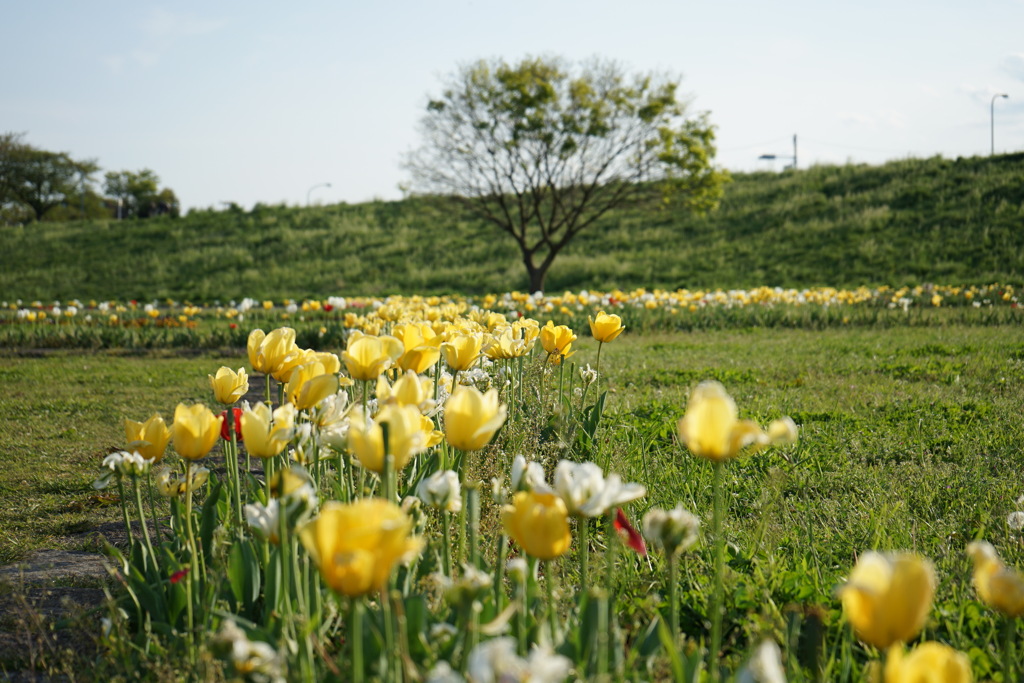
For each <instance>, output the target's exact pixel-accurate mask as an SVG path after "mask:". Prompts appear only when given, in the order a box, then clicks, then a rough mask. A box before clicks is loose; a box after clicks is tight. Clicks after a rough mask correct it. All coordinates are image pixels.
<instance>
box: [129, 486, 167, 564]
mask: <svg viewBox="0 0 1024 683" xmlns="http://www.w3.org/2000/svg"><path fill="white" fill-rule="evenodd" d="M132 486H133V488H134V489H135V507H137V508H138V510H139V524H141V525H142V531H143V533H144V536H143V538H145V539H146V550H148V551H149V561H150V563H151V565H152V567H153V569H154V570H155V572H156V573H157V574H158V575H159V573H160V566H159V564H158V563H157V559H156V551H155V550H153V539H152V538H150V536H149V525H148V524H146V515H145V512H144V509H143V507H142V490H141V489H140V488H139V478H138V477H135V476H133V477H132Z"/></svg>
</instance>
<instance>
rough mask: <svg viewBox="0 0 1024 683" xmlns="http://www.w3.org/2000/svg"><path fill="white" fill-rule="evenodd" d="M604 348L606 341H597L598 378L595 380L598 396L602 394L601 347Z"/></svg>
mask: <svg viewBox="0 0 1024 683" xmlns="http://www.w3.org/2000/svg"><path fill="white" fill-rule="evenodd" d="M602 348H604V342H597V368H595V372H596V373H597V379H595V380H594V393H596V394H597V395H598V396H600V395H601V349H602Z"/></svg>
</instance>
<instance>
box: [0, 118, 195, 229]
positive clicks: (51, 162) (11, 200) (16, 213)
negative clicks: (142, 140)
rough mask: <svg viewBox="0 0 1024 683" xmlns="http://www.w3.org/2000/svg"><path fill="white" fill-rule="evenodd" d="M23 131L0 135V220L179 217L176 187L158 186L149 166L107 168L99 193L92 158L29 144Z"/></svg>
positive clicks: (95, 165)
mask: <svg viewBox="0 0 1024 683" xmlns="http://www.w3.org/2000/svg"><path fill="white" fill-rule="evenodd" d="M24 138H25V134H24V133H2V134H0V222H2V223H6V224H8V225H10V224H17V223H30V222H32V221H66V220H77V219H84V218H121V219H124V218H149V217H150V216H159V215H170V216H174V217H177V216H178V215H179V213H180V205H179V203H178V198H177V197H176V196H175V194H174V191H173V190H171V189H170V188H166V187H165V188H163V189H160V178H159V177H158V176H157V175H156V173H154V172H153V171H151V170H149V169H142V170H141V171H138V172H133V171H117V172H115V171H110V172H108V173H106V174H105V175H104V178H103V187H102V193H101V191H100V190H98V189H97V187H96V183H97V180H96V178H95V176H96V174H97V173H98V172H99V170H100V167H99V164H97V163H96V160H95V159H84V160H77V159H72V158H71V155H69V154H68V153H67V152H51V151H49V150H45V149H40V148H38V147H36V146H34V145H31V144H29V143H27V142H25V140H24Z"/></svg>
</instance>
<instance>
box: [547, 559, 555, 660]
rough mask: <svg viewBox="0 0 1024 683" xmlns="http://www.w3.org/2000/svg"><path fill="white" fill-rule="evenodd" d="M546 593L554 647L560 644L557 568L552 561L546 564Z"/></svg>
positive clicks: (549, 624)
mask: <svg viewBox="0 0 1024 683" xmlns="http://www.w3.org/2000/svg"><path fill="white" fill-rule="evenodd" d="M544 592H545V595H546V597H547V602H548V627H549V628H550V629H551V643H552V645H554V644H556V643H557V642H558V613H557V612H558V610H557V609H555V568H554V566H553V565H552V560H547V561H546V562H545V563H544Z"/></svg>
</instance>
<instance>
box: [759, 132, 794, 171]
mask: <svg viewBox="0 0 1024 683" xmlns="http://www.w3.org/2000/svg"><path fill="white" fill-rule="evenodd" d="M758 159H768V160H771V159H792V160H793V170H796V133H794V134H793V156H791V157H789V156H786V155H784V154H762V155H761V156H759V157H758Z"/></svg>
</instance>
